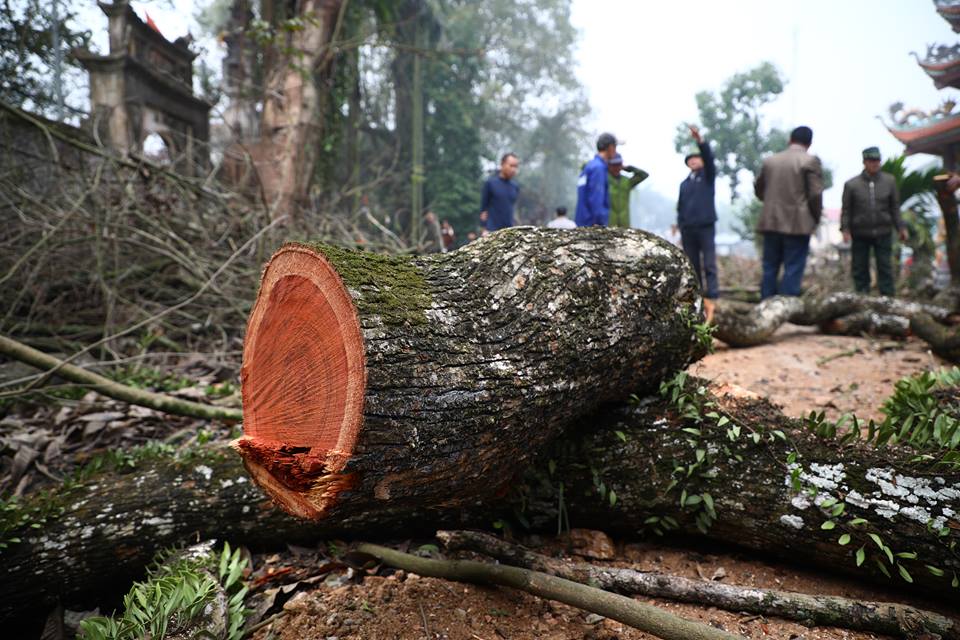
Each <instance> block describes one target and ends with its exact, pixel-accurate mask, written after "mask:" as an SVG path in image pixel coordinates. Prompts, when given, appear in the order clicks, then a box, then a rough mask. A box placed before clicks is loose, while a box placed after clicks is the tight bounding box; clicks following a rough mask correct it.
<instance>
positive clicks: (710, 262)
mask: <svg viewBox="0 0 960 640" xmlns="http://www.w3.org/2000/svg"><path fill="white" fill-rule="evenodd" d="M690 134H691V135H692V136H693V139H694V141H695V142H696V143H697V147H698V149H699V151H697V152H693V153H689V154H687V157H686V158H684V162H685V163H686V165H687V167H688V168H689V169H690V175H688V176H687V178H686V179H685V180H684V181H683V182H681V183H680V197H679V199H678V200H677V224H676V226H677V227H679V228H680V243H681V244H682V245H683V251H684V252H685V253H686V254H687V257H689V258H690V262H692V263H693V270H694V271H695V272H696V274H697V280H698V281H699V282H700V290H701V291H703V292H704V293H703V310H704V314H705V315H706V319H707V322H710V321H711V320H712V319H713V309H714V303H715V301H716V299H717V295H718V293H719V289H718V285H717V250H716V245H715V242H714V237H715V234H716V223H717V209H716V207H715V205H714V202H713V201H714V184H715V183H716V180H717V167H716V164H715V163H714V160H713V151H712V150H711V149H710V144H709V143H707V142H704V140H703V137H702V136H701V135H700V131H699V130H698V129H697V128H696V127H692V126H691V127H690ZM701 265H702V267H703V268H702V269H701ZM703 272H705V273H706V288H704V278H703Z"/></svg>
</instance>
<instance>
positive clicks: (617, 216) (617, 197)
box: [607, 153, 650, 229]
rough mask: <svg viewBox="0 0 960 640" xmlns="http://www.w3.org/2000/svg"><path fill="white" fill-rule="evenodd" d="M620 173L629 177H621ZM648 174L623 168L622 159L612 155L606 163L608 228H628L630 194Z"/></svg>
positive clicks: (632, 167) (634, 168)
mask: <svg viewBox="0 0 960 640" xmlns="http://www.w3.org/2000/svg"><path fill="white" fill-rule="evenodd" d="M622 172H626V173H629V174H630V177H629V178H628V177H626V176H624V175H621V173H622ZM649 176H650V174H648V173H647V172H646V171H644V170H643V169H637V168H636V167H634V166H632V165H630V166H627V167H625V166H623V157H621V155H620V154H619V153H617V154H614V156H613V157H612V158H610V160H609V161H608V162H607V184H608V185H609V190H610V226H611V227H622V228H624V229H629V228H630V192H631V191H632V190H633V188H634V187H635V186H637V185H638V184H640V183H641V182H643V181H644V180H646V179H647V178H648V177H649Z"/></svg>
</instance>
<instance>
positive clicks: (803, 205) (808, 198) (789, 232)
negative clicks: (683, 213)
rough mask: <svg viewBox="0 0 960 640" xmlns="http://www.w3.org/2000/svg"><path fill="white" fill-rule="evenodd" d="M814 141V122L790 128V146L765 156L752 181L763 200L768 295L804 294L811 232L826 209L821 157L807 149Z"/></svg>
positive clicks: (760, 229) (763, 288)
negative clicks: (801, 285) (809, 124)
mask: <svg viewBox="0 0 960 640" xmlns="http://www.w3.org/2000/svg"><path fill="white" fill-rule="evenodd" d="M812 142H813V130H812V129H810V127H797V128H796V129H794V130H793V131H791V132H790V146H788V147H787V148H786V149H785V150H783V151H781V152H780V153H775V154H773V155H772V156H770V157H769V158H765V159H764V161H763V169H761V170H760V175H758V176H757V179H756V181H754V184H753V190H754V193H755V194H756V196H757V198H759V199H760V200H762V201H763V210H762V211H761V212H760V219H759V220H758V221H757V233H762V234H763V279H762V280H761V282H760V297H761V298H763V299H766V298H769V297H771V296H775V295H778V294H779V295H784V296H799V295H800V284H801V283H802V282H803V271H804V269H806V267H807V253H808V252H809V250H810V236H811V235H812V234H813V232H814V231H815V230H816V228H817V225H818V224H820V215H821V213H823V170H822V168H821V166H820V159H819V158H817V156H814V155H811V154H810V153H808V152H807V149H809V148H810V144H811V143H812ZM781 266H783V278H782V279H779V277H780V267H781Z"/></svg>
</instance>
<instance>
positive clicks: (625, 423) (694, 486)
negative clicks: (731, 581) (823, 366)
mask: <svg viewBox="0 0 960 640" xmlns="http://www.w3.org/2000/svg"><path fill="white" fill-rule="evenodd" d="M698 384H699V383H694V384H693V389H694V390H693V391H692V392H690V394H692V395H698V394H697V386H698ZM700 388H701V389H703V386H702V384H701V385H700ZM698 397H699V398H701V399H700V400H697V399H696V398H690V397H689V395H688V399H687V400H686V404H685V409H684V412H686V413H687V414H688V415H687V417H685V418H684V417H680V416H677V414H676V411H675V410H674V409H671V408H668V407H665V406H664V405H663V404H662V402H661V401H658V402H656V403H653V404H650V405H647V406H640V407H628V406H618V407H614V408H610V409H608V410H606V411H605V412H601V413H598V414H594V415H593V416H591V417H590V419H589V420H584V421H582V422H581V423H580V426H579V428H578V429H577V430H576V431H573V432H571V433H568V434H567V437H566V438H564V441H563V442H560V441H558V443H557V446H556V447H555V448H552V449H548V450H547V452H546V453H545V456H546V457H547V458H548V459H549V460H552V462H551V463H550V464H549V465H547V463H546V462H543V463H541V464H540V465H539V467H538V469H539V470H534V471H531V472H529V474H528V476H527V477H526V478H525V482H524V486H525V487H526V491H525V493H524V495H523V498H522V501H521V503H522V504H523V505H525V507H524V510H523V511H522V512H521V515H522V517H523V518H524V520H525V521H526V522H527V523H529V525H530V526H531V527H532V528H534V529H544V528H547V527H553V528H554V529H555V530H556V527H557V522H558V517H559V515H560V514H558V509H559V508H560V507H561V506H562V508H563V511H564V512H565V513H566V514H568V519H567V521H568V522H569V526H572V527H585V528H592V529H602V530H604V531H607V532H609V533H619V534H621V535H637V534H638V533H642V532H657V531H659V532H660V533H668V532H669V533H670V535H673V534H676V533H680V534H690V535H702V534H705V535H707V536H708V537H709V538H711V539H713V540H717V541H722V542H727V543H730V544H733V545H737V546H741V547H746V548H748V549H754V550H756V551H760V552H763V553H767V554H772V555H774V556H779V557H781V558H785V559H787V560H788V561H791V562H800V563H804V564H809V565H813V566H818V567H822V568H824V569H826V570H830V571H835V572H841V573H847V574H851V575H854V576H858V577H860V578H870V579H873V580H877V581H880V582H883V583H888V582H892V583H894V584H897V583H899V584H900V585H901V586H905V585H906V584H907V582H908V580H907V578H909V582H910V583H911V584H912V585H914V588H916V587H919V588H921V589H922V590H925V591H927V592H929V593H939V594H941V595H944V594H947V593H949V594H952V595H951V596H949V597H953V598H956V597H957V595H958V594H960V591H958V590H957V588H956V586H952V585H951V583H952V582H953V584H954V585H956V584H958V583H957V582H956V580H957V579H956V578H955V577H954V576H960V554H958V550H957V549H956V548H955V546H956V542H957V540H960V533H958V532H960V518H958V514H960V470H958V469H957V467H949V466H947V467H943V466H938V465H936V464H935V463H932V462H925V461H921V460H918V459H917V451H915V450H912V449H905V448H899V447H884V448H882V449H877V448H875V447H874V446H873V445H868V444H857V443H852V444H847V445H841V444H840V442H839V441H838V440H837V439H835V438H829V439H821V438H818V437H817V436H815V435H813V434H812V433H811V432H810V430H809V429H807V428H805V427H804V425H803V422H802V421H798V420H794V419H791V418H787V417H785V416H784V415H783V414H782V413H780V411H779V410H778V409H776V408H775V407H773V406H772V405H770V404H769V403H768V402H766V401H764V400H758V399H735V398H733V397H731V396H724V397H723V398H717V397H714V396H712V395H711V394H710V392H707V391H704V394H703V395H702V396H699V395H698ZM701 402H702V403H704V408H703V409H702V415H701V417H700V419H699V420H698V419H697V418H695V417H693V414H694V413H695V412H694V411H693V410H692V409H691V408H690V407H692V406H694V405H695V404H697V403H701ZM709 402H712V403H714V404H713V405H706V403H709ZM714 405H716V406H714ZM714 412H716V413H714ZM710 413H714V415H717V417H716V418H714V417H705V416H706V414H710ZM724 418H725V419H726V420H728V422H725V421H724ZM719 422H723V424H722V425H720V426H718V423H719ZM755 439H756V441H755ZM791 454H793V455H795V456H796V458H795V460H794V461H793V462H790V460H791ZM545 466H546V467H547V468H544V467H545ZM550 469H553V473H550ZM561 485H562V491H561ZM601 485H602V488H601ZM798 489H799V490H798ZM611 494H613V495H615V498H611ZM707 496H709V498H708V497H707ZM833 501H836V503H834V502H833ZM681 503H683V504H681ZM839 505H842V509H843V511H842V513H841V514H839V515H836V516H834V515H832V510H837V509H840V508H841V507H840V506H839ZM858 518H861V519H862V520H863V521H859V520H857V519H858ZM828 522H829V523H831V524H825V523H828ZM824 527H827V528H824ZM845 534H846V535H849V536H850V539H849V541H847V542H845V544H840V538H841V536H843V535H845ZM871 534H873V535H875V536H877V539H876V540H875V539H874V538H873V537H872V535H871ZM877 540H879V543H878V542H877ZM881 543H882V545H883V547H884V548H886V549H889V551H890V555H892V557H890V555H888V553H887V551H885V550H884V549H882V548H881V547H880V544H881ZM861 548H862V549H863V554H864V560H863V562H862V565H861V566H857V552H858V550H859V549H861ZM897 554H906V555H905V556H898V555H897ZM912 554H916V557H915V558H913V557H912ZM930 567H932V569H931V568H930ZM901 568H902V570H903V573H902V572H901ZM885 572H886V573H885ZM887 573H889V574H891V575H892V578H888V577H887V575H886V574H887ZM904 573H905V574H906V575H904ZM935 574H937V575H935ZM941 574H942V575H941Z"/></svg>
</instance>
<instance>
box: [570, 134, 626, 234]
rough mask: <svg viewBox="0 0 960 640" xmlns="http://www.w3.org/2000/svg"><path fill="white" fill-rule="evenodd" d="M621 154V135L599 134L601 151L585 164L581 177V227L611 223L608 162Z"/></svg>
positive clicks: (578, 201) (577, 219)
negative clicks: (619, 149) (619, 148)
mask: <svg viewBox="0 0 960 640" xmlns="http://www.w3.org/2000/svg"><path fill="white" fill-rule="evenodd" d="M616 154H617V139H616V137H615V136H614V135H613V134H612V133H601V134H600V137H599V138H597V155H595V156H593V159H592V160H591V161H590V162H588V163H587V164H586V165H584V167H583V171H581V172H580V177H579V178H578V179H577V210H576V214H575V216H574V220H575V221H576V223H577V226H578V227H592V226H594V225H600V226H601V227H605V226H607V223H608V222H609V220H610V186H609V185H608V183H607V162H608V161H609V160H610V158H612V157H613V156H615V155H616Z"/></svg>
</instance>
